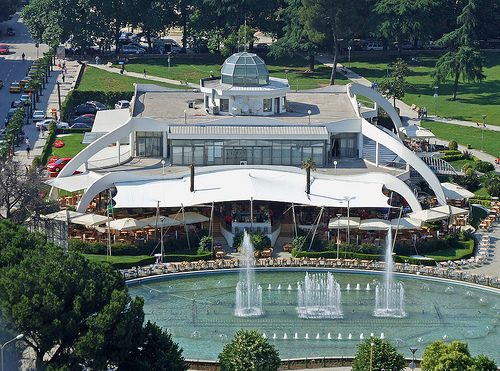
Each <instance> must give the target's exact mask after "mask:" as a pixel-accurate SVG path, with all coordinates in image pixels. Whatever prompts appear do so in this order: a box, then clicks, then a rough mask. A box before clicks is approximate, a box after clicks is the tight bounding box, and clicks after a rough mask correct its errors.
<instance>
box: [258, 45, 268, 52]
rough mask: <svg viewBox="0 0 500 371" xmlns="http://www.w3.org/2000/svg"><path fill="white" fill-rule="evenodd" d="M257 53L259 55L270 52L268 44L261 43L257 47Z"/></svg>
mask: <svg viewBox="0 0 500 371" xmlns="http://www.w3.org/2000/svg"><path fill="white" fill-rule="evenodd" d="M255 51H256V52H257V53H267V52H268V51H269V45H267V44H266V43H260V44H257V45H255Z"/></svg>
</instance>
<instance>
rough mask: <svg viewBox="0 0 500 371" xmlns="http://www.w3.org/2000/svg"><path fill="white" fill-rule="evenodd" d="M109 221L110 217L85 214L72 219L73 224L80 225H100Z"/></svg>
mask: <svg viewBox="0 0 500 371" xmlns="http://www.w3.org/2000/svg"><path fill="white" fill-rule="evenodd" d="M107 221H108V217H106V216H103V215H98V214H83V215H81V216H78V217H76V218H72V219H71V223H73V224H80V225H99V224H103V223H106V222H107Z"/></svg>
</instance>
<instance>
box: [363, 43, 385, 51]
mask: <svg viewBox="0 0 500 371" xmlns="http://www.w3.org/2000/svg"><path fill="white" fill-rule="evenodd" d="M366 50H379V51H380V50H384V45H383V44H382V43H368V44H366Z"/></svg>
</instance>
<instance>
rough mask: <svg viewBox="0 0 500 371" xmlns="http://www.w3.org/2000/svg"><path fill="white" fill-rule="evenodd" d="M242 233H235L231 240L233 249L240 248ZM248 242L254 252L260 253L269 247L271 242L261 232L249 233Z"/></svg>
mask: <svg viewBox="0 0 500 371" xmlns="http://www.w3.org/2000/svg"><path fill="white" fill-rule="evenodd" d="M243 235H244V232H240V233H237V234H236V235H235V236H234V239H233V247H236V248H240V247H241V244H242V243H243ZM249 235H250V242H252V245H253V248H254V250H255V251H262V250H264V249H267V248H268V247H270V246H271V240H270V239H269V237H267V235H266V234H265V233H263V232H250V233H249Z"/></svg>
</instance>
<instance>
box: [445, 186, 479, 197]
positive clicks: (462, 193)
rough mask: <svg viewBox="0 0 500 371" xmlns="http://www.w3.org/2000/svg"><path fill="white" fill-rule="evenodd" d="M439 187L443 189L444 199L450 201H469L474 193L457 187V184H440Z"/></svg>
mask: <svg viewBox="0 0 500 371" xmlns="http://www.w3.org/2000/svg"><path fill="white" fill-rule="evenodd" d="M441 186H442V187H443V191H444V195H445V196H446V198H449V199H452V200H457V199H461V198H465V199H469V198H472V197H474V196H475V194H474V193H472V192H471V191H468V190H467V189H465V188H464V187H461V186H459V185H458V184H455V183H449V182H446V183H441Z"/></svg>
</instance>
